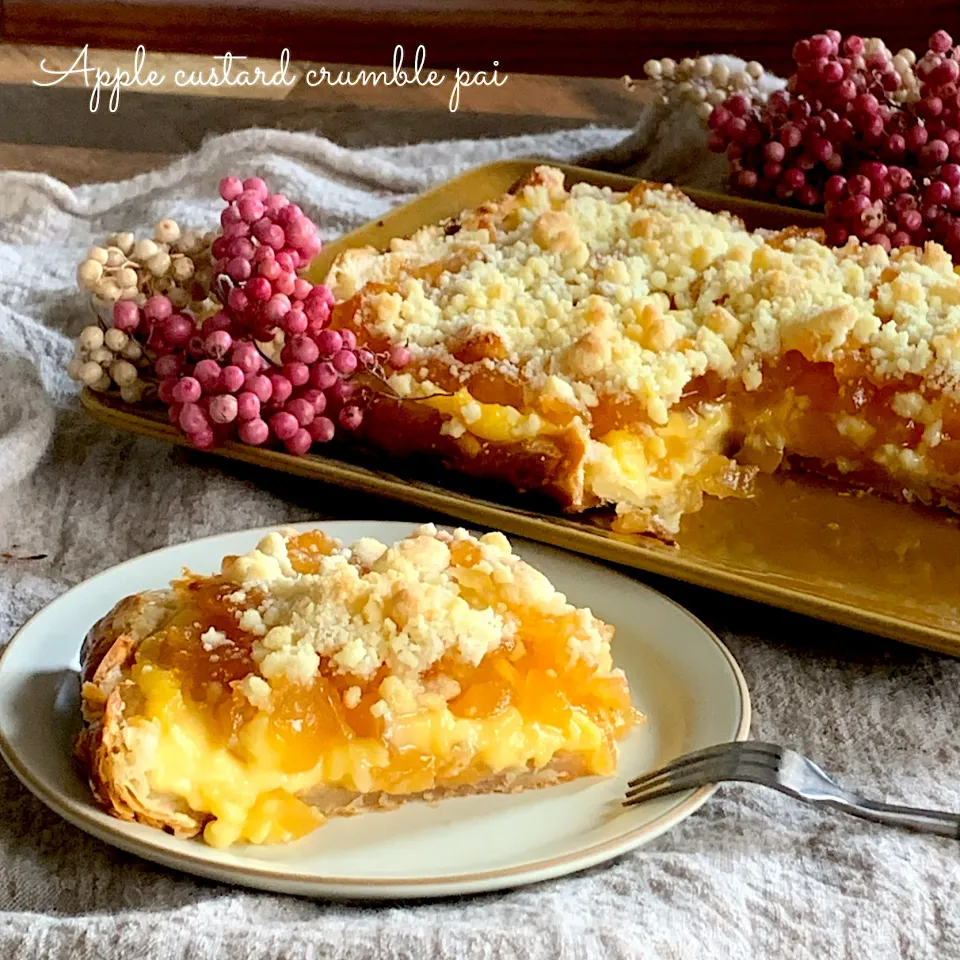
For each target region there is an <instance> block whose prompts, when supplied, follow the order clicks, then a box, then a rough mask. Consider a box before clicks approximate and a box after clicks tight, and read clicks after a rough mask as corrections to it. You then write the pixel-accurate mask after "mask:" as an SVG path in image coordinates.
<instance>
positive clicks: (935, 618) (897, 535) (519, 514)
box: [83, 160, 960, 655]
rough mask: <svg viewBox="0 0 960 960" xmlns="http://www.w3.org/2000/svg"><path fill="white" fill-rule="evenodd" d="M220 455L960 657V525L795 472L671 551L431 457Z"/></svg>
mask: <svg viewBox="0 0 960 960" xmlns="http://www.w3.org/2000/svg"><path fill="white" fill-rule="evenodd" d="M536 162H538V161H534V160H530V161H504V162H501V163H495V164H491V165H489V166H486V167H481V168H479V169H477V170H473V171H470V172H468V173H467V174H464V175H462V176H461V177H458V178H456V179H455V180H452V181H450V182H449V183H447V184H444V185H442V186H441V187H438V188H437V189H435V190H433V191H431V192H429V193H427V194H425V195H424V196H422V197H420V198H418V199H417V200H414V201H413V202H411V203H409V204H406V205H405V206H403V207H399V208H398V209H396V210H394V211H392V212H391V213H389V214H387V215H385V216H384V217H382V218H381V219H379V220H377V221H375V222H373V223H370V224H368V225H366V226H365V227H362V228H360V229H359V230H356V231H354V232H353V233H351V234H348V235H347V236H345V237H342V238H341V239H340V240H338V241H336V242H335V243H331V244H329V245H328V246H326V247H325V248H324V251H323V253H322V254H321V256H320V257H319V258H318V259H317V261H315V263H314V264H313V265H311V269H310V273H311V275H312V276H313V277H314V278H322V277H323V276H324V275H325V273H326V270H327V268H328V266H329V264H330V262H332V260H333V259H334V257H336V256H337V255H338V253H339V252H340V251H342V250H343V249H346V248H347V247H349V246H359V245H364V244H372V245H374V246H377V247H382V246H384V245H385V244H386V243H387V242H388V241H389V239H390V238H391V237H394V236H398V235H405V234H408V233H410V232H412V231H413V230H415V229H416V228H417V227H419V226H421V225H423V224H425V223H431V222H435V221H437V220H439V219H442V218H444V217H448V216H453V215H456V214H458V213H460V212H461V210H463V209H464V208H469V207H473V206H476V205H477V204H479V203H481V202H483V201H484V200H487V199H490V198H492V197H495V196H498V195H499V194H501V193H503V192H504V191H505V190H507V189H509V188H510V187H511V186H512V185H513V184H514V183H516V181H517V180H519V179H520V178H521V177H522V176H523V175H525V174H526V173H527V172H528V171H529V170H530V169H531V167H532V166H534V165H535V163H536ZM541 162H542V161H541ZM559 166H561V168H562V169H564V170H565V171H566V173H567V176H568V179H569V180H570V181H571V182H573V181H577V180H583V181H589V182H591V183H597V184H601V185H603V184H606V185H609V186H611V187H614V188H617V189H622V188H628V187H629V186H631V185H632V184H633V183H634V182H635V181H633V180H631V179H630V178H627V177H621V176H615V175H609V174H603V173H598V172H596V171H588V170H581V169H578V168H575V167H563V166H562V165H559ZM689 192H690V194H691V196H693V197H694V199H696V200H697V202H698V203H700V204H701V205H702V206H705V207H709V208H712V209H720V208H724V209H729V210H731V211H733V212H735V213H737V214H738V215H740V216H741V217H743V218H744V220H745V221H747V222H748V224H750V225H751V226H767V227H781V226H785V225H787V224H789V223H803V224H804V225H812V224H814V223H816V222H817V217H816V216H815V215H813V214H802V213H800V212H799V211H793V210H789V209H786V208H782V207H774V206H770V205H765V204H758V203H754V202H748V201H742V200H737V199H734V198H730V197H717V196H711V195H708V194H702V193H698V192H696V191H689ZM83 404H84V406H85V407H86V409H87V410H88V411H89V412H90V413H91V414H92V415H93V416H95V417H97V418H98V419H100V420H102V421H104V422H106V423H109V424H112V425H113V426H115V427H117V428H119V429H121V430H128V431H132V432H135V433H141V434H144V435H147V436H151V437H155V438H157V439H161V440H166V441H169V442H171V443H181V444H185V443H186V440H185V438H184V437H183V436H182V435H180V434H179V432H178V431H176V430H175V429H174V428H173V427H171V426H170V425H169V424H168V423H167V422H166V418H165V416H164V414H163V412H162V411H159V410H156V411H153V412H149V411H144V410H142V409H141V408H137V407H129V406H127V405H125V404H123V403H122V402H120V401H119V400H117V399H115V398H113V397H109V396H102V395H98V394H93V393H90V392H89V391H87V392H85V393H84V394H83ZM211 455H212V456H217V455H219V456H224V457H231V458H234V459H238V460H243V461H246V462H248V463H254V464H258V465H260V466H265V467H269V468H271V469H276V470H283V471H286V472H288V473H293V474H297V475H300V476H305V477H311V478H314V479H316V480H319V481H324V482H328V483H333V484H336V485H339V486H343V487H350V488H354V489H358V490H362V491H365V492H369V493H376V494H380V495H383V496H387V497H391V498H393V499H396V500H398V501H403V502H406V503H411V504H417V505H419V506H423V507H426V508H428V509H432V510H437V511H440V512H442V513H445V514H447V515H448V516H451V517H455V518H457V519H459V520H462V521H464V522H467V523H472V524H479V525H482V526H487V527H495V528H498V529H501V530H504V531H506V532H507V533H512V534H516V535H520V536H524V537H528V538H530V539H532V540H540V541H542V542H544V543H549V544H553V545H554V546H559V547H564V548H566V549H569V550H574V551H576V552H579V553H582V554H586V555H588V556H592V557H596V558H598V559H602V560H608V561H613V562H616V563H619V564H623V565H625V566H628V567H634V568H636V569H639V570H646V571H650V572H652V573H656V574H661V575H665V576H668V577H674V578H676V579H680V580H685V581H687V582H690V583H695V584H699V585H701V586H706V587H712V588H715V589H718V590H722V591H725V592H727V593H730V594H734V595H736V596H740V597H745V598H747V599H751V600H759V601H763V602H765V603H769V604H772V605H775V606H779V607H783V608H785V609H788V610H794V611H798V612H800V613H806V614H809V615H811V616H814V617H819V618H821V619H824V620H830V621H833V622H836V623H841V624H844V625H847V626H852V627H855V628H859V629H862V630H867V631H870V632H873V633H876V634H880V635H883V636H887V637H892V638H894V639H897V640H904V641H906V642H909V643H914V644H917V645H919V646H924V647H928V648H931V649H934V650H940V651H943V652H947V653H952V654H955V655H956V654H960V592H958V590H957V586H956V585H957V584H958V583H960V520H958V518H956V517H954V516H952V515H948V514H945V513H942V512H939V511H933V510H926V509H923V508H920V507H915V506H910V505H908V504H903V503H895V502H892V501H887V500H882V499H879V498H876V497H872V496H869V495H859V494H855V493H852V492H850V491H845V490H843V489H841V488H839V487H837V486H835V485H831V484H829V483H826V482H821V481H817V480H813V479H809V478H805V477H801V476H797V475H783V476H774V477H764V478H762V481H761V483H760V487H759V491H758V495H757V496H756V497H755V498H753V499H751V500H732V499H731V500H722V501H721V500H709V501H708V502H707V503H706V505H705V506H704V508H703V510H702V511H701V512H700V513H697V514H693V515H691V516H689V517H686V518H685V519H684V521H683V526H682V529H681V533H680V536H679V538H678V539H679V543H678V545H677V546H668V545H665V544H662V543H660V542H658V541H656V540H653V539H651V538H649V537H643V536H627V535H622V534H615V533H612V532H611V531H610V530H609V529H608V525H607V519H606V515H605V514H603V513H602V512H595V513H592V514H588V515H584V516H580V517H564V516H561V515H559V514H558V513H557V512H556V511H555V510H554V508H553V507H552V506H551V505H549V504H545V503H544V502H543V501H542V500H540V499H538V498H535V497H533V496H523V495H519V494H516V493H515V492H514V491H512V490H509V489H506V488H500V487H497V486H495V485H493V484H491V483H489V482H484V483H482V484H480V483H476V482H472V481H470V480H469V478H465V477H462V476H460V475H458V474H455V473H453V472H450V471H445V470H443V469H442V468H440V467H437V466H436V465H428V464H424V463H423V462H420V463H418V462H415V461H412V460H411V461H398V460H386V459H383V460H370V459H367V460H365V459H363V458H361V457H359V456H357V455H356V453H355V452H353V451H351V450H349V449H348V448H336V449H331V450H330V451H329V454H328V455H323V456H321V455H318V454H311V455H309V456H306V457H292V456H290V455H289V454H286V453H282V452H278V451H274V450H263V449H260V448H257V447H249V446H244V445H243V444H227V445H225V446H224V447H222V448H219V449H217V450H216V451H213V452H212V454H211Z"/></svg>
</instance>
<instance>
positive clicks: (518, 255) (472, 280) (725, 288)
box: [330, 167, 960, 432]
mask: <svg viewBox="0 0 960 960" xmlns="http://www.w3.org/2000/svg"><path fill="white" fill-rule="evenodd" d="M462 222H463V229H461V231H460V232H458V233H453V234H451V235H446V234H445V233H444V232H443V231H442V230H441V229H440V228H439V227H428V228H424V229H423V230H421V231H419V232H418V233H417V234H415V235H414V236H413V237H411V238H410V239H409V240H404V241H398V242H395V243H394V244H393V246H392V247H391V250H390V251H389V252H388V253H386V254H382V255H377V254H375V253H373V252H371V251H365V252H363V251H352V252H350V253H351V256H350V257H347V259H342V260H341V261H339V262H338V264H337V266H335V268H334V270H333V271H332V273H331V278H330V282H331V283H333V285H334V289H335V293H336V294H337V296H338V299H342V298H344V297H347V296H351V295H353V294H354V293H356V292H357V291H359V292H360V307H359V310H360V313H359V314H358V318H359V320H360V322H361V324H362V325H363V327H364V328H365V329H366V330H368V331H369V332H370V334H371V335H373V336H377V337H387V338H389V339H390V340H392V341H394V342H402V343H405V344H406V345H407V346H408V348H409V349H410V351H411V354H412V356H413V358H414V365H413V366H412V367H411V371H413V370H418V371H419V373H418V374H417V375H416V376H415V375H413V374H412V373H411V372H406V373H403V374H394V375H393V376H392V377H391V378H390V381H389V382H390V386H391V387H392V388H393V389H394V390H396V391H397V393H398V394H400V395H401V396H405V397H412V398H415V397H423V396H428V395H429V394H430V393H432V392H436V388H435V386H434V385H433V384H430V383H424V382H422V381H423V380H424V378H425V377H426V367H425V366H424V364H425V363H426V362H427V361H440V362H441V363H442V364H443V365H444V366H445V367H448V368H450V369H452V370H454V371H455V372H456V374H457V375H458V376H459V378H460V381H461V382H466V380H467V379H468V378H469V376H470V373H471V372H472V371H476V370H480V369H483V368H486V369H490V370H494V371H497V372H500V373H503V374H505V375H508V376H509V377H513V378H515V379H520V380H522V381H524V382H525V383H526V384H527V385H528V386H529V387H531V388H532V389H533V390H534V391H538V392H539V391H542V392H544V393H545V394H546V393H548V392H550V393H552V394H553V395H556V396H563V397H564V399H565V400H566V401H567V402H568V403H570V405H571V406H572V407H574V408H575V409H576V410H578V411H579V412H581V413H582V414H583V415H584V416H589V408H590V407H591V406H592V405H594V404H595V403H596V396H597V395H604V394H612V395H628V396H630V397H631V398H632V399H633V400H635V401H636V402H637V403H638V404H639V405H640V406H641V407H642V408H643V409H644V410H645V412H646V414H647V415H648V416H649V418H650V419H651V420H653V421H654V422H655V423H658V424H662V423H665V422H666V420H667V417H668V414H669V410H670V408H671V406H672V405H673V404H675V403H676V402H677V401H678V400H679V399H680V397H681V396H682V394H683V392H684V389H685V387H686V386H687V384H688V383H689V382H690V381H691V380H693V379H695V378H696V377H699V376H701V375H702V374H704V373H706V372H708V371H715V372H716V373H718V374H719V375H720V376H722V377H724V378H737V379H741V380H742V381H743V383H744V384H745V386H746V387H747V389H750V390H755V389H757V388H759V387H760V385H761V383H762V377H763V374H762V368H761V363H762V360H763V359H764V358H767V357H775V356H778V355H779V354H780V353H782V352H783V351H785V350H789V349H797V350H800V351H801V352H802V353H804V355H805V356H807V358H808V359H811V360H829V359H833V358H835V357H836V356H837V354H838V353H841V352H849V353H856V354H857V356H858V358H859V360H860V361H861V362H863V363H864V364H865V365H866V366H867V367H868V368H870V369H872V370H873V371H874V372H875V373H876V374H877V375H878V376H879V377H882V378H892V379H898V378H902V377H903V376H904V375H905V374H908V373H913V374H919V375H921V376H922V377H924V378H925V379H927V380H928V381H929V382H931V383H932V384H935V385H936V386H937V387H939V388H940V389H943V390H945V391H947V392H949V393H954V394H957V393H960V277H958V276H957V274H956V273H955V271H954V266H953V263H952V261H951V259H950V257H949V256H948V255H947V254H946V252H945V251H944V250H943V248H942V247H940V246H939V245H938V244H936V243H933V242H928V243H927V244H926V245H925V246H924V248H923V249H922V250H921V249H917V248H912V247H904V248H900V249H898V250H895V251H894V252H893V253H891V254H888V253H886V252H885V251H884V250H883V249H882V248H881V247H879V246H876V245H861V244H860V243H859V241H858V240H856V239H855V238H853V239H851V240H850V241H849V242H848V243H847V245H846V246H844V247H843V248H840V249H837V250H832V249H829V248H828V247H826V246H824V245H823V244H822V243H820V242H819V241H818V240H817V239H815V238H813V237H809V236H793V235H789V234H782V235H775V234H770V232H768V231H754V232H750V231H747V230H746V229H745V228H744V226H743V224H742V223H741V222H740V221H739V220H738V219H736V218H734V217H732V216H731V215H729V214H726V213H710V212H707V211H705V210H701V209H700V208H698V207H697V206H696V205H695V204H694V203H693V202H692V201H691V200H689V199H688V198H687V197H686V196H685V195H684V194H682V193H681V192H680V191H678V190H676V189H673V188H661V187H657V186H655V185H651V186H649V187H645V188H644V187H640V188H638V189H636V190H635V191H633V193H632V194H631V195H629V196H628V195H627V194H623V193H615V192H612V191H611V190H610V189H609V188H598V187H593V186H590V185H588V184H582V183H581V184H576V185H574V186H573V187H571V189H570V190H566V189H565V188H564V186H563V177H562V174H561V173H560V172H559V171H557V170H553V169H551V168H548V167H541V168H538V170H537V171H536V172H535V174H534V176H533V178H532V182H531V183H529V184H528V185H527V186H525V187H523V189H521V190H520V191H519V192H518V193H517V194H516V195H508V196H506V197H504V198H502V199H501V200H499V201H497V202H495V203H491V204H485V205H484V206H483V207H481V208H479V210H477V211H473V212H468V213H465V214H464V215H463V218H462ZM345 256H346V255H345ZM430 263H433V264H436V265H438V266H442V267H443V268H444V269H442V270H431V271H429V272H427V271H418V270H417V269H416V268H418V267H423V266H425V265H426V264H430ZM367 280H377V281H379V282H386V283H387V284H388V286H391V287H392V288H393V289H392V290H390V289H388V290H386V291H384V290H382V289H378V288H377V287H372V288H370V289H364V284H365V283H366V282H367ZM478 339H479V340H483V342H484V343H485V344H488V345H492V347H493V349H491V350H488V351H485V352H484V356H483V358H482V359H465V360H463V361H461V360H458V359H457V358H456V357H454V356H453V351H454V350H455V349H456V345H459V344H463V343H464V342H468V341H471V340H474V341H475V340H478ZM418 381H421V382H418ZM591 399H593V404H592V403H591V402H590V401H591ZM473 414H474V411H472V410H471V411H470V412H469V413H468V412H467V411H466V410H464V411H462V412H461V414H460V418H459V420H454V421H452V423H453V426H451V427H450V428H448V429H449V430H450V431H451V432H452V431H457V430H461V429H462V427H463V423H464V422H465V423H466V424H468V425H469V423H470V421H469V420H468V419H467V416H472V415H473Z"/></svg>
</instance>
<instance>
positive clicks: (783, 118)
mask: <svg viewBox="0 0 960 960" xmlns="http://www.w3.org/2000/svg"><path fill="white" fill-rule="evenodd" d="M793 58H794V61H795V63H796V72H795V73H794V74H793V76H791V77H790V78H789V80H788V82H787V86H786V89H784V90H779V91H777V92H775V93H773V94H771V95H770V96H769V98H767V99H766V100H762V99H759V98H755V97H751V96H750V95H749V93H736V94H734V95H733V96H730V97H728V98H727V99H726V100H724V101H723V102H722V103H721V104H719V105H717V106H716V107H715V108H714V109H713V110H712V111H711V112H710V114H709V118H708V119H707V125H708V127H709V128H710V130H711V135H710V140H709V146H710V149H711V150H714V151H717V152H725V153H726V155H727V158H728V160H729V163H730V170H731V175H732V178H733V182H734V183H735V185H736V186H737V187H739V188H740V189H741V190H743V191H745V192H747V193H752V194H756V195H759V196H760V197H763V198H767V197H769V198H771V199H776V200H780V201H785V202H790V203H795V204H798V205H799V206H803V207H814V208H818V207H821V206H822V207H823V209H824V211H825V213H826V231H827V240H828V242H829V243H831V244H832V245H835V246H840V245H842V244H844V243H845V242H846V241H847V239H848V238H849V237H851V236H855V237H858V238H859V239H860V240H862V241H865V242H870V243H878V244H880V245H882V246H883V247H884V248H886V249H887V250H889V249H891V248H892V247H897V246H901V245H904V244H916V245H920V244H922V243H923V242H924V241H926V240H928V239H933V240H937V241H939V242H940V243H942V244H943V245H944V246H945V247H946V248H947V250H948V251H949V252H950V253H951V254H952V255H953V256H955V257H957V256H960V47H956V46H954V44H953V39H952V38H951V37H950V35H949V34H948V33H946V31H943V30H940V31H938V32H937V33H935V34H934V35H933V36H932V37H931V38H930V40H929V49H928V50H927V51H926V53H925V54H924V55H923V56H922V57H921V58H920V59H919V60H918V59H917V58H916V56H915V55H914V54H913V52H912V51H910V50H901V51H899V52H898V53H897V54H896V55H894V54H891V52H890V51H889V50H888V49H887V48H886V47H885V46H884V45H883V43H882V42H881V41H879V40H864V39H863V38H861V37H858V36H848V37H846V38H843V37H841V35H840V34H839V33H838V32H837V31H836V30H827V31H826V32H825V33H821V34H817V35H815V36H812V37H809V38H807V39H804V40H801V41H799V42H798V43H797V44H796V45H795V46H794V48H793Z"/></svg>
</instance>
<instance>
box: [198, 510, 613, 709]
mask: <svg viewBox="0 0 960 960" xmlns="http://www.w3.org/2000/svg"><path fill="white" fill-rule="evenodd" d="M286 544H287V541H286V538H285V537H284V536H282V535H281V534H279V533H271V534H268V535H267V536H266V537H264V539H263V540H262V541H261V542H260V543H259V545H258V546H257V548H256V549H254V550H252V551H250V553H248V554H245V555H243V556H239V557H227V558H226V559H225V560H224V562H223V565H222V571H221V572H222V575H223V576H224V577H225V578H226V579H228V580H230V581H232V582H234V583H236V584H237V586H238V588H239V589H240V590H241V591H243V592H245V593H247V594H248V595H249V590H250V588H257V589H258V590H262V591H263V594H264V597H265V599H264V600H263V601H262V602H261V604H260V605H259V607H256V608H248V609H246V610H243V611H238V614H237V616H238V620H239V624H240V626H241V627H242V628H243V629H245V630H248V631H249V632H250V633H253V634H254V635H255V636H256V637H257V639H256V640H255V641H254V644H253V657H254V660H255V661H256V663H257V666H258V669H259V673H260V676H259V677H256V680H258V681H259V683H258V684H255V685H254V686H252V687H251V686H250V685H249V684H248V685H247V687H245V688H244V693H245V694H246V696H247V697H248V699H250V701H251V703H253V702H264V695H263V687H261V686H260V684H263V683H266V684H267V685H268V689H269V683H270V682H271V681H273V680H276V679H279V678H286V679H289V680H293V681H297V682H309V681H310V680H311V679H312V678H313V677H314V676H316V674H317V672H318V670H319V669H320V666H321V661H326V663H327V664H328V665H329V666H332V667H333V669H334V670H335V672H337V673H341V674H348V675H350V676H352V677H356V678H358V680H371V679H373V678H374V677H375V676H376V675H377V674H378V673H379V672H380V671H381V670H385V672H386V679H384V680H383V681H382V682H381V683H380V687H379V691H380V694H381V697H382V698H383V702H384V704H385V706H384V708H383V709H387V710H389V711H390V712H391V713H396V712H399V711H402V709H403V708H405V707H406V706H408V703H407V700H406V699H405V698H409V697H410V696H414V695H418V694H421V693H428V694H432V695H434V696H437V695H441V696H454V695H456V694H455V691H454V688H456V687H457V685H456V683H454V682H452V681H449V680H447V678H437V677H431V678H430V679H429V680H427V681H426V682H424V681H423V679H422V675H423V674H424V673H425V672H427V671H429V670H430V668H431V667H433V666H434V665H435V664H437V663H438V662H439V661H440V660H441V659H443V658H444V657H455V658H457V659H459V660H462V661H465V662H467V663H470V664H473V665H476V664H478V663H479V662H480V661H481V660H482V659H483V657H484V656H486V655H487V654H488V653H491V652H492V651H494V650H496V649H498V648H499V647H500V646H501V645H502V644H504V643H505V642H509V641H512V640H513V638H514V636H515V632H516V628H517V624H518V619H517V616H518V614H517V611H518V610H522V609H529V610H534V611H538V612H540V613H542V614H546V615H550V616H558V617H559V616H565V615H573V616H574V617H575V629H574V630H573V631H572V634H571V637H570V640H569V642H568V649H569V650H570V655H571V658H572V659H576V658H583V659H585V660H588V661H590V662H591V663H595V664H601V665H604V666H606V667H607V669H609V642H610V637H611V634H612V629H611V628H610V627H607V626H606V625H605V624H603V623H602V622H600V621H599V620H597V619H596V618H595V617H594V616H593V614H592V613H591V612H590V611H589V610H577V609H576V608H574V607H573V606H571V605H570V604H569V603H568V602H567V600H566V597H564V595H563V594H562V593H559V592H558V591H557V590H555V589H554V587H553V585H552V584H551V583H550V581H549V580H548V579H547V577H545V576H544V575H543V574H542V573H540V572H539V571H537V570H535V569H533V567H531V566H530V565H529V564H527V563H525V562H524V561H523V560H521V559H520V558H519V557H517V556H516V555H515V554H514V553H513V551H512V549H511V546H510V543H509V541H508V540H507V538H506V537H504V536H503V534H500V533H487V534H484V535H483V536H481V537H479V538H476V537H473V536H472V535H471V534H469V533H468V532H467V531H465V530H462V529H459V530H456V531H454V532H447V531H440V530H437V528H436V527H435V526H434V525H433V524H427V525H425V526H423V527H421V528H419V529H418V530H417V531H416V532H415V533H414V534H413V535H411V536H409V537H407V538H406V539H404V540H400V541H398V542H397V543H396V544H394V545H393V546H389V547H388V546H386V545H385V544H382V543H379V542H378V541H376V540H372V539H369V538H364V539H363V540H359V541H357V542H356V543H355V544H354V545H353V546H352V547H351V548H349V549H340V550H336V551H334V553H333V554H332V555H330V556H322V557H319V558H318V564H319V569H318V572H317V573H309V574H300V573H297V572H296V571H295V570H294V568H293V566H292V565H291V563H290V559H289V557H288V555H287V547H286ZM456 549H460V550H461V551H462V550H464V549H467V550H468V552H469V553H470V554H471V561H470V562H469V563H458V562H456V561H455V560H454V558H453V555H452V553H451V551H452V550H456ZM213 633H216V631H212V630H211V631H208V633H207V634H205V635H204V637H207V636H209V635H210V634H213ZM205 643H206V641H205ZM248 679H249V678H248ZM359 697H360V688H359V687H350V688H348V689H347V691H346V692H345V694H344V703H345V704H346V705H347V706H348V707H349V706H350V705H351V703H353V704H355V703H356V702H358V701H359Z"/></svg>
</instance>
